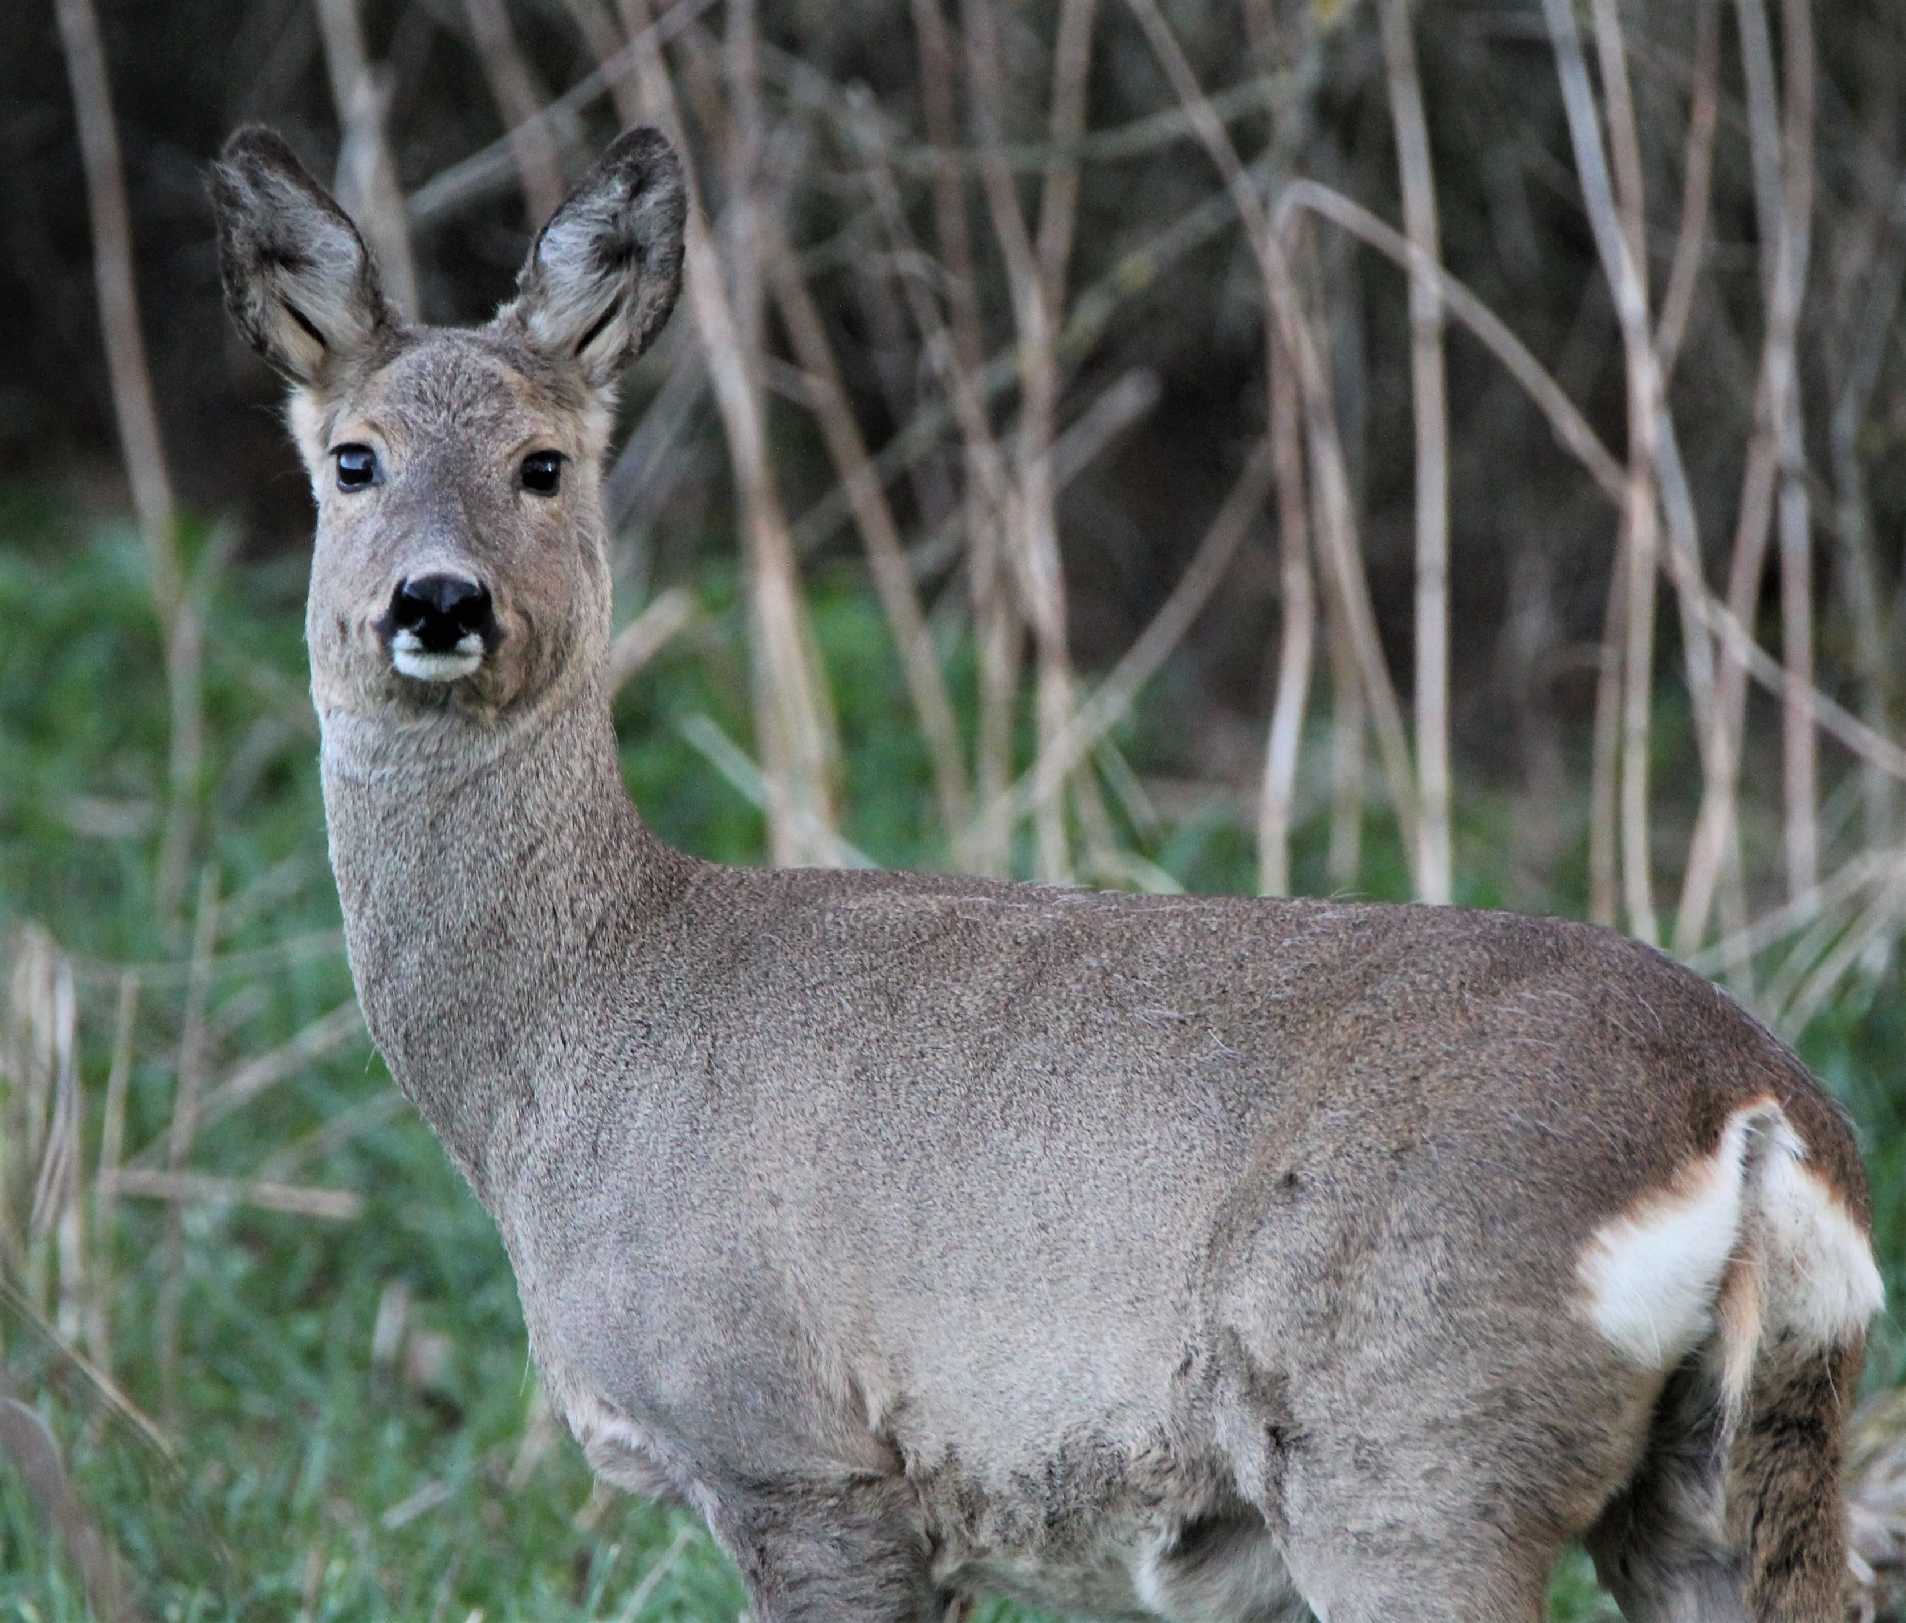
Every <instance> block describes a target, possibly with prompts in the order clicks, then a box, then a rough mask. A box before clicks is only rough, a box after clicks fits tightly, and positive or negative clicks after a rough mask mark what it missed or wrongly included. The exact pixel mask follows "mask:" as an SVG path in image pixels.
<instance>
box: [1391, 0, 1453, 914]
mask: <svg viewBox="0 0 1906 1623" xmlns="http://www.w3.org/2000/svg"><path fill="white" fill-rule="evenodd" d="M1411 11H1412V7H1411V4H1410V0H1383V3H1382V4H1381V5H1380V6H1379V7H1378V8H1377V14H1378V17H1379V20H1380V22H1381V25H1382V34H1383V56H1384V61H1385V63H1386V65H1387V69H1388V79H1389V87H1390V123H1391V126H1392V128H1393V129H1394V130H1395V132H1396V153H1397V171H1398V173H1399V175H1400V176H1401V179H1402V186H1403V219H1404V223H1405V226H1406V228H1407V229H1408V231H1409V240H1410V245H1411V247H1412V248H1413V249H1414V252H1413V253H1412V254H1411V255H1410V259H1411V264H1412V266H1414V265H1415V264H1416V263H1418V262H1422V263H1426V264H1431V265H1433V264H1436V263H1437V262H1438V261H1440V259H1441V258H1442V250H1441V248H1440V246H1439V241H1438V229H1437V220H1436V183H1435V179H1434V177H1433V176H1432V174H1431V171H1430V146H1429V121H1428V119H1427V118H1426V116H1425V114H1424V111H1423V87H1422V85H1421V83H1420V82H1419V81H1418V79H1417V73H1416V43H1415V40H1414V39H1413V38H1412V36H1411ZM1410 387H1411V391H1412V398H1413V402H1414V407H1415V426H1416V495H1415V506H1416V694H1415V699H1416V770H1417V792H1418V794H1419V796H1420V797H1421V803H1422V816H1421V819H1420V821H1419V823H1418V825H1417V845H1418V850H1417V867H1416V887H1417V894H1418V896H1420V897H1421V898H1422V899H1423V900H1424V901H1426V902H1447V901H1449V900H1450V896H1451V884H1452V874H1451V871H1450V837H1449V796H1450V783H1449V402H1448V390H1447V387H1446V385H1445V381H1444V375H1443V302H1442V298H1441V296H1440V295H1439V293H1438V290H1437V287H1436V283H1435V280H1434V278H1432V277H1431V276H1430V275H1428V274H1427V272H1424V271H1418V270H1416V269H1414V268H1412V270H1411V271H1410Z"/></svg>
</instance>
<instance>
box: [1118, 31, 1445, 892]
mask: <svg viewBox="0 0 1906 1623" xmlns="http://www.w3.org/2000/svg"><path fill="white" fill-rule="evenodd" d="M1127 4H1128V6H1129V8H1130V9H1131V11H1132V12H1133V14H1134V15H1135V16H1136V18H1137V19H1138V22H1139V25H1140V27H1141V28H1142V29H1143V30H1144V33H1145V37H1146V40H1147V42H1148V43H1149V44H1150V45H1151V48H1152V54H1153V55H1154V56H1155V57H1157V58H1158V61H1159V64H1160V66H1162V67H1163V68H1164V70H1165V75H1166V77H1167V78H1168V79H1169V80H1170V81H1171V85H1172V89H1173V91H1174V93H1175V94H1176V95H1177V97H1178V99H1179V102H1180V104H1181V105H1182V106H1184V107H1185V109H1186V110H1187V112H1189V113H1190V114H1191V116H1192V119H1193V122H1194V124H1195V126H1196V128H1197V131H1198V136H1199V139H1200V141H1201V142H1202V143H1203V145H1204V147H1205V150H1206V152H1207V153H1208V154H1209V155H1210V157H1211V160H1212V162H1213V163H1214V164H1215V165H1216V167H1217V169H1218V172H1219V173H1220V175H1222V176H1223V177H1224V181H1225V184H1226V186H1227V187H1228V189H1229V190H1230V193H1231V196H1232V199H1233V201H1234V202H1235V204H1236V206H1237V210H1238V213H1239V215H1240V216H1241V217H1242V219H1243V221H1244V223H1245V228H1246V232H1247V234H1248V237H1249V240H1250V244H1251V248H1252V251H1253V253H1254V255H1255V256H1256V259H1257V264H1258V270H1259V273H1260V275H1261V276H1262V277H1263V279H1264V286H1265V295H1266V299H1267V301H1268V303H1269V305H1270V309H1271V314H1272V317H1273V319H1275V320H1276V321H1277V322H1278V323H1279V325H1280V327H1281V328H1282V336H1283V339H1284V342H1285V346H1286V348H1287V349H1288V351H1289V352H1290V354H1291V357H1292V358H1293V360H1294V361H1295V362H1296V364H1297V374H1298V380H1299V384H1300V386H1301V388H1302V392H1303V396H1304V402H1305V418H1306V430H1307V433H1308V436H1309V441H1310V444H1309V450H1310V457H1311V462H1312V476H1313V490H1314V499H1315V500H1316V502H1317V505H1318V510H1319V514H1320V523H1319V526H1318V528H1319V533H1320V535H1321V538H1322V545H1321V551H1322V553H1323V556H1324V559H1325V561H1326V563H1327V565H1328V576H1329V583H1330V587H1331V597H1330V601H1331V603H1332V604H1333V607H1334V610H1335V612H1336V613H1337V614H1338V615H1339V617H1340V621H1341V624H1342V627H1343V633H1344V635H1345V636H1346V637H1347V638H1348V641H1349V646H1350V648H1351V650H1352V651H1353V652H1354V654H1355V657H1356V668H1357V676H1358V682H1359V686H1360V687H1361V688H1362V691H1363V695H1364V698H1365V701H1366V702H1367V703H1368V705H1369V706H1370V714H1371V720H1372V723H1373V725H1374V727H1375V730H1376V737H1377V748H1378V754H1379V755H1380V757H1381V759H1382V762H1383V769H1384V775H1385V777H1386V778H1387V779H1388V780H1389V785H1390V794H1391V798H1392V800H1393V801H1394V803H1395V805H1396V811H1397V821H1398V823H1399V825H1400V826H1401V828H1402V831H1403V838H1404V843H1405V846H1406V848H1407V849H1408V851H1409V852H1410V858H1411V868H1412V878H1413V879H1414V878H1415V875H1414V868H1415V865H1416V854H1417V852H1418V850H1419V844H1418V836H1417V820H1418V814H1417V806H1416V791H1415V773H1414V770H1413V769H1412V767H1411V764H1410V747H1409V741H1408V736H1407V734H1406V732H1405V730H1404V726H1403V714H1402V708H1401V706H1400V705H1399V704H1398V703H1397V697H1396V688H1395V684H1394V683H1393V682H1392V681H1391V680H1390V673H1389V669H1388V667H1387V666H1386V665H1385V664H1384V660H1383V650H1382V645H1381V642H1380V640H1379V638H1378V635H1377V626H1376V616H1375V612H1374V610H1373V609H1372V607H1371V603H1370V587H1369V582H1368V580H1367V579H1366V578H1365V576H1364V572H1363V564H1362V559H1361V557H1360V556H1359V553H1358V548H1357V540H1356V521H1355V514H1354V512H1353V509H1352V504H1351V499H1350V486H1349V476H1348V473H1347V471H1346V469H1345V467H1344V460H1343V448H1342V446H1341V444H1340V443H1339V442H1338V440H1337V437H1336V434H1335V431H1334V416H1333V414H1332V413H1330V412H1329V411H1328V410H1327V404H1328V402H1327V400H1326V397H1325V391H1326V387H1327V385H1326V382H1325V379H1324V369H1323V364H1322V362H1321V360H1320V359H1319V357H1318V355H1317V346H1316V343H1315V341H1314V339H1313V337H1312V334H1311V332H1310V329H1309V326H1308V324H1307V323H1306V322H1305V321H1304V319H1303V314H1302V309H1301V305H1300V302H1299V300H1298V298H1297V294H1296V288H1295V284H1294V282H1293V280H1292V277H1291V270H1290V265H1289V263H1288V261H1287V259H1286V256H1285V252H1284V248H1283V244H1282V242H1281V241H1280V240H1279V237H1278V234H1277V232H1276V231H1275V229H1274V228H1273V225H1272V222H1271V220H1270V219H1269V218H1268V217H1267V213H1266V210H1265V208H1264V205H1263V202H1262V199H1261V198H1260V197H1259V196H1258V194H1257V192H1256V191H1255V190H1254V189H1253V187H1252V185H1251V182H1250V179H1249V176H1248V174H1247V172H1246V170H1245V168H1244V165H1243V163H1242V162H1241V161H1240V159H1239V157H1238V154H1237V150H1236V148H1235V147H1233V146H1232V144H1231V139H1230V137H1229V135H1228V134H1227V133H1226V131H1225V129H1224V127H1223V125H1222V124H1220V123H1219V122H1218V121H1217V119H1216V118H1215V117H1214V116H1213V115H1212V113H1211V110H1210V103H1209V101H1208V99H1207V98H1206V97H1205V95H1204V93H1203V90H1202V88H1201V87H1200V86H1199V84H1198V80H1197V76H1196V74H1195V73H1193V71H1192V68H1191V64H1190V63H1189V62H1188V61H1187V60H1186V58H1185V54H1184V50H1183V48H1182V47H1181V46H1180V45H1179V43H1178V41H1177V38H1176V36H1175V35H1174V34H1173V33H1172V31H1171V28H1170V26H1169V25H1168V24H1167V23H1166V21H1165V18H1164V16H1163V14H1162V13H1161V12H1160V10H1159V8H1158V4H1157V0H1127Z"/></svg>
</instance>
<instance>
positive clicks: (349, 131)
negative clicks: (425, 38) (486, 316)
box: [316, 0, 422, 319]
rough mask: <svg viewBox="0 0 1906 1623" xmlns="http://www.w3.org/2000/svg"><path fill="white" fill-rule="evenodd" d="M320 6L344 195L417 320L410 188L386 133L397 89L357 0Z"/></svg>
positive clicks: (401, 304)
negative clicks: (368, 43)
mask: <svg viewBox="0 0 1906 1623" xmlns="http://www.w3.org/2000/svg"><path fill="white" fill-rule="evenodd" d="M316 9H317V14H318V32H319V34H320V36H321V37H322V39H323V41H324V62H325V66H326V68H327V69H328V70H329V72H330V79H331V99H332V101H333V102H334V103H335V104H336V107H337V114H338V129H339V131H340V135H341V139H340V141H339V143H338V161H337V185H338V201H339V202H340V203H342V204H343V205H344V207H345V208H346V209H347V210H348V211H349V212H350V214H351V215H352V217H353V218H354V219H355V220H356V221H357V223H358V225H359V226H360V227H361V228H362V229H363V232H364V235H365V237H366V238H368V239H369V242H370V247H371V252H372V253H373V254H374V255H375V256H376V259H377V268H378V273H379V275H380V276H381V277H382V278H383V282H384V287H385V290H386V291H387V292H388V293H389V294H390V296H391V297H392V298H393V299H394V300H395V301H396V303H397V307H398V309H400V310H402V311H404V312H405V313H406V314H407V315H409V316H411V317H412V318H413V319H414V318H416V317H418V316H420V315H421V313H422V312H421V311H420V310H419V308H418V303H417V267H416V263H415V261H414V260H413V258H412V257H411V251H410V229H409V226H408V224H407V222H406V221H405V219H404V191H403V187H402V186H401V185H400V184H399V183H398V178H397V164H396V160H395V159H394V158H393V157H392V155H391V150H390V143H389V141H388V140H387V139H386V137H385V134H384V113H385V110H386V108H387V106H388V104H389V102H390V92H389V89H388V87H387V85H386V84H385V83H384V81H383V76H382V75H381V74H380V73H379V72H378V71H377V70H376V68H374V67H373V66H372V64H371V62H370V59H369V55H368V53H367V52H366V50H365V48H364V30H363V27H362V25H361V24H360V23H359V21H358V15H357V0H317V8H316Z"/></svg>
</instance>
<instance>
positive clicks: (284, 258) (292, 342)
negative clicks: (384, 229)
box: [207, 125, 397, 384]
mask: <svg viewBox="0 0 1906 1623" xmlns="http://www.w3.org/2000/svg"><path fill="white" fill-rule="evenodd" d="M207 185H208V187H209V189H210V191H211V194H212V206H213V209H214V210H215V212H216V213H217V215H218V258H219V269H220V270H221V272H222V273H223V275H224V279H225V308H226V309H228V310H229V311H230V312H231V314H232V319H233V320H234V321H235V322H237V323H238V328H239V331H241V332H242V333H244V335H245V337H246V338H247V339H249V340H250V341H251V345H252V347H253V348H254V349H256V350H257V351H258V352H259V354H261V355H263V356H264V357H265V359H266V360H268V361H270V362H271V364H272V365H273V366H275V367H277V368H278V369H279V370H280V371H282V372H284V373H286V374H287V375H288V376H290V377H291V378H292V379H293V380H294V381H296V382H298V383H304V384H310V383H315V382H317V381H318V380H319V379H320V378H321V377H322V376H323V374H324V373H325V371H326V370H327V369H328V368H330V367H332V366H334V365H336V364H337V363H339V362H340V361H343V360H346V359H348V358H349V357H351V356H352V355H355V354H361V353H362V352H363V351H365V350H367V349H368V348H370V347H371V345H372V344H374V343H375V342H377V340H378V339H379V338H380V337H381V336H383V335H384V334H386V333H388V332H390V331H391V330H392V329H394V328H395V327H396V325H397V315H396V312H395V311H394V310H393V309H392V308H391V306H390V302H389V301H388V300H387V299H386V298H385V297H384V290H383V287H382V285H381V284H380V283H379V281H378V277H377V266H376V264H375V263H374V262H373V261H372V259H371V254H370V250H369V249H368V248H366V247H365V246H364V239H363V237H362V236H361V235H359V233H358V229H357V227H356V226H355V225H353V224H352V223H351V217H350V216H349V215H348V214H346V213H345V212H344V210H343V209H341V208H339V207H338V206H337V204H336V203H335V202H333V201H332V199H331V195H330V194H329V193H328V192H326V191H325V189H324V188H323V187H322V186H320V185H319V184H318V183H317V182H316V181H315V180H313V179H312V178H311V176H310V175H309V174H308V173H307V172H306V170H305V167H304V165H303V164H301V163H299V162H298V160H297V158H296V157H295V156H294V155H293V153H292V151H291V148H290V147H288V146H286V145H285V143H284V142H283V141H282V140H280V139H279V138H278V136H277V135H276V134H274V133H273V132H272V131H270V130H267V129H263V128H261V127H259V126H257V125H253V126H251V127H249V128H246V129H242V130H239V131H238V132H237V133H236V134H235V135H233V137H232V138H231V140H229V141H228V142H226V143H225V151H224V153H223V154H222V155H221V156H220V158H219V161H218V162H217V163H215V164H213V165H212V167H211V170H210V173H209V175H208V177H207Z"/></svg>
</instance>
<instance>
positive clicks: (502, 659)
mask: <svg viewBox="0 0 1906 1623" xmlns="http://www.w3.org/2000/svg"><path fill="white" fill-rule="evenodd" d="M211 190H212V197H213V201H214V204H215V206H216V209H217V213H218V222H219V257H220V262H221V266H222V270H223V274H224V281H225V299H226V304H227V307H228V308H229V309H230V311H231V313H232V316H233V318H234V320H235V321H236V322H237V324H238V326H239V328H240V330H241V331H242V332H243V333H244V334H245V336H246V337H247V338H248V339H249V340H250V341H251V343H252V345H253V346H254V347H255V348H256V349H257V350H258V351H259V352H260V353H261V354H263V355H264V356H265V358H266V359H267V360H268V361H270V362H271V363H272V365H273V366H274V367H276V368H277V369H278V370H279V371H280V372H281V373H283V374H284V376H285V378H286V379H287V381H288V382H289V384H290V387H291V395H290V405H289V413H288V415H289V419H290V425H291V432H292V437H293V439H294V440H295V441H296V443H297V446H298V450H299V452H300V454H301V456H302V457H303V459H304V464H305V468H306V470H307V472H308V473H309V475H310V479H311V492H312V497H313V500H314V501H315V502H316V504H317V515H318V522H317V543H316V552H315V555H314V558H313V561H312V571H311V593H310V600H309V607H308V610H307V618H306V637H307V640H308V641H309V644H310V655H311V670H312V690H313V695H314V697H315V699H316V701H317V704H318V708H319V710H320V712H321V713H322V714H326V715H333V714H340V713H341V714H346V715H354V716H360V717H365V716H383V717H388V718H392V719H395V720H399V721H404V722H418V721H427V720H431V719H444V720H447V721H450V722H452V723H458V722H469V721H475V722H479V723H481V722H483V721H485V720H494V719H496V718H498V717H500V716H506V715H510V714H514V713H518V712H520V711H523V710H524V709H526V708H534V707H536V706H538V705H540V704H542V703H543V702H545V701H547V700H549V699H552V698H554V697H556V696H559V695H560V694H562V693H565V692H569V691H573V690H574V689H575V688H576V687H577V686H578V685H579V684H581V683H584V682H586V681H587V680H588V679H590V678H591V677H592V676H593V675H594V673H595V672H596V670H597V667H598V665H599V663H600V661H601V658H602V656H603V653H604V650H605V648H606V646H607V641H608V635H609V607H610V605H609V598H610V585H609V570H608V561H607V551H606V540H607V538H606V533H605V527H604V522H603V518H602V504H601V489H600V476H601V463H602V456H603V452H604V449H605V447H606V445H607V442H608V436H609V431H610V426H611V420H612V417H613V415H614V403H615V388H616V381H617V379H618V377H619V376H620V374H621V372H622V370H623V368H624V367H625V366H626V365H627V364H628V363H629V362H630V361H632V360H633V359H634V358H635V357H636V356H638V355H640V354H641V353H642V352H643V351H644V350H645V349H647V348H648V346H649V344H650V343H651V342H653V340H654V338H655V336H656V334H657V333H659V332H660V331H661V329H662V327H663V325H664V323H666V322H667V320H668V317H669V313H670V311H671V310H672V309H673V308H674V305H675V298H676V294H677V293H678V291H679V290H680V287H681V278H682V243H683V228H684V223H685V220H686V215H687V193H686V189H685V187H684V184H683V179H682V171H681V166H680V164H679V163H678V161H677V160H676V157H675V154H674V152H673V151H672V150H671V149H670V147H669V145H668V142H667V141H666V140H664V139H663V137H662V136H661V135H660V134H659V133H657V132H656V131H654V130H651V129H637V130H631V131H629V132H628V133H626V134H625V135H623V136H621V137H620V138H619V139H618V140H617V141H616V142H615V143H614V144H613V145H612V146H611V147H610V148H609V149H608V151H607V152H605V153H604V154H603V155H602V157H601V158H600V159H599V160H598V161H597V162H596V164H595V165H594V167H593V168H591V169H590V171H589V173H588V174H587V175H586V176H584V178H583V180H582V183H581V184H580V185H579V186H578V187H577V188H576V190H575V191H574V192H572V193H571V194H570V196H569V198H568V199H567V200H566V201H565V202H564V203H563V204H562V205H561V206H560V207H559V208H558V209H557V210H556V211H555V213H554V214H552V215H551V216H550V218H549V221H548V222H547V223H546V224H545V225H544V226H543V228H542V230H541V231H540V232H538V233H537V236H536V241H535V243H534V245H533V246H532V247H531V249H530V252H529V257H528V259H527V260H526V261H525V262H524V265H523V269H522V271H521V273H520V274H519V276H518V277H517V288H516V296H515V297H514V298H513V299H511V300H510V301H509V302H508V303H506V304H504V305H503V306H502V307H501V308H500V309H499V310H498V311H497V312H496V314H495V316H494V317H493V318H492V319H491V320H490V321H489V322H488V323H487V324H486V325H484V326H481V327H475V328H444V327H427V326H415V325H410V324H409V323H407V322H406V321H405V320H404V319H403V316H402V314H401V313H400V312H399V311H397V310H396V309H395V308H393V306H392V305H391V303H390V300H389V299H388V298H387V297H386V296H385V294H384V291H383V288H382V286H381V284H380V282H379V279H378V274H377V267H376V265H375V263H374V262H373V260H372V258H371V254H370V251H369V249H368V248H367V247H366V246H365V243H364V238H363V236H362V235H361V234H360V233H359V231H358V229H357V227H356V226H355V225H354V224H353V223H352V221H351V219H350V217H349V216H348V215H347V214H345V213H344V211H343V210H342V209H341V208H339V207H338V205H337V203H336V202H334V201H333V200H332V198H331V197H330V196H329V195H328V194H327V193H326V192H325V191H324V189H323V188H322V187H321V186H319V185H318V183H317V182H316V181H315V180H313V179H312V178H311V176H310V175H309V174H308V173H307V172H306V171H305V169H304V168H303V166H302V165H301V164H300V163H299V162H298V160H297V158H296V157H294V156H293V155H292V152H291V150H290V148H289V147H287V146H286V145H285V143H284V142H283V141H282V140H280V139H279V138H278V136H276V135H275V134H273V133H272V132H271V131H269V130H265V129H259V128H251V129H244V130H240V131H239V132H238V133H237V134H236V135H234V136H233V137H232V139H231V141H230V142H229V143H228V144H227V146H226V148H225V152H224V155H223V157H222V158H221V160H220V161H219V163H218V164H217V165H215V166H214V168H213V170H212V178H211Z"/></svg>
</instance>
